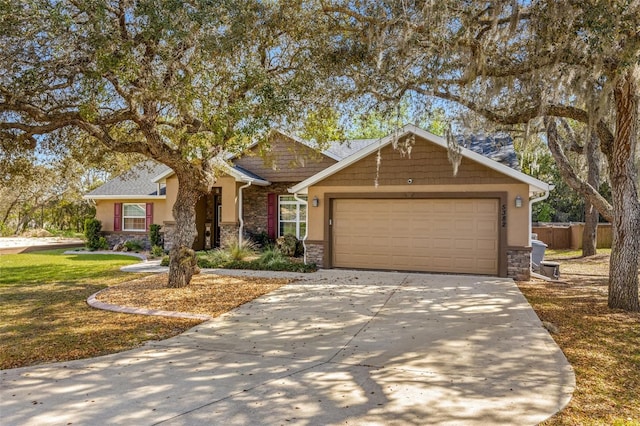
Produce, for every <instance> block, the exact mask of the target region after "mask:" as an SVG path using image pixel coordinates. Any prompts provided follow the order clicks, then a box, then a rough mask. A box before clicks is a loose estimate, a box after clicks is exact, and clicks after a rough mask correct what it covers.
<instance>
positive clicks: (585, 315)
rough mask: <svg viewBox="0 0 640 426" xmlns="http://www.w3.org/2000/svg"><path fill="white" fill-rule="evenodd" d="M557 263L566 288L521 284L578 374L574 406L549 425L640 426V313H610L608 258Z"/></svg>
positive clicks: (559, 258) (564, 259)
mask: <svg viewBox="0 0 640 426" xmlns="http://www.w3.org/2000/svg"><path fill="white" fill-rule="evenodd" d="M555 260H557V261H559V262H560V267H561V280H562V282H559V283H554V282H544V281H537V280H533V281H529V282H520V283H518V285H519V287H520V289H521V290H522V291H523V293H524V294H525V296H526V297H527V299H528V300H529V302H530V303H531V304H532V306H533V307H534V309H535V311H536V313H537V314H538V316H539V317H540V319H541V320H542V321H546V322H550V323H552V324H554V325H555V326H556V327H557V333H553V334H552V336H553V338H554V339H555V340H556V342H557V343H558V345H559V346H560V347H561V348H562V350H563V352H564V353H565V355H566V357H567V359H568V360H569V362H570V363H571V365H572V366H573V368H574V370H575V373H576V381H577V386H576V390H575V392H574V394H573V398H572V400H571V402H570V403H569V405H568V406H567V407H566V408H565V409H564V410H563V411H561V412H560V413H558V414H557V415H556V416H554V417H552V418H551V419H549V420H548V421H547V422H545V424H549V425H605V424H606V425H610V424H612V425H613V424H615V425H625V426H631V425H640V403H638V401H640V313H630V312H623V311H619V310H611V309H609V308H608V307H607V287H608V270H609V254H608V253H607V252H605V253H604V254H598V255H596V256H593V257H588V258H577V257H575V256H573V257H566V256H562V255H559V256H556V259H555Z"/></svg>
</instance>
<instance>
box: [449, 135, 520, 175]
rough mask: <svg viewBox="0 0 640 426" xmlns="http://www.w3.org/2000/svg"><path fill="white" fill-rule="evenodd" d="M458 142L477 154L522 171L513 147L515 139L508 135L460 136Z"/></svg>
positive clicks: (457, 137)
mask: <svg viewBox="0 0 640 426" xmlns="http://www.w3.org/2000/svg"><path fill="white" fill-rule="evenodd" d="M456 140H457V142H458V143H459V144H460V145H461V146H463V147H464V148H467V149H469V150H471V151H473V152H475V153H477V154H480V155H483V156H485V157H487V158H490V159H492V160H493V161H497V162H498V163H502V164H504V165H505V166H508V167H511V168H512V169H515V170H520V164H519V163H518V156H517V155H516V151H515V148H514V147H513V139H511V136H509V135H507V134H506V133H501V134H496V135H489V136H487V135H468V136H463V135H458V136H456Z"/></svg>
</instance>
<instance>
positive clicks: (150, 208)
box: [146, 203, 153, 231]
mask: <svg viewBox="0 0 640 426" xmlns="http://www.w3.org/2000/svg"><path fill="white" fill-rule="evenodd" d="M146 207H147V231H148V230H149V228H150V227H151V224H152V223H153V203H147V206H146Z"/></svg>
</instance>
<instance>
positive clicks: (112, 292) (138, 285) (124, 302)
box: [98, 274, 291, 317]
mask: <svg viewBox="0 0 640 426" xmlns="http://www.w3.org/2000/svg"><path fill="white" fill-rule="evenodd" d="M167 281H168V275H167V274H158V275H151V276H147V277H144V278H139V279H136V280H132V281H128V282H125V283H123V284H120V285H117V286H113V287H109V288H108V289H106V290H104V291H102V292H101V293H100V294H99V295H98V300H100V301H101V302H105V303H111V304H115V305H121V306H129V307H136V308H147V309H159V310H164V311H176V312H188V313H194V314H207V315H211V316H212V317H216V316H219V315H221V314H223V313H225V312H228V311H230V310H231V309H233V308H235V307H237V306H240V305H242V304H243V303H247V302H249V301H251V300H253V299H255V298H256V297H259V296H262V295H263V294H266V293H269V292H271V291H273V290H276V289H277V288H280V287H282V286H283V285H285V284H288V283H289V282H291V280H289V279H275V278H256V277H230V276H219V275H209V274H199V275H195V276H194V277H193V279H192V280H191V283H190V284H189V285H188V286H187V287H184V288H168V287H167Z"/></svg>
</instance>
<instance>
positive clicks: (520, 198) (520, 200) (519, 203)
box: [516, 195, 522, 208]
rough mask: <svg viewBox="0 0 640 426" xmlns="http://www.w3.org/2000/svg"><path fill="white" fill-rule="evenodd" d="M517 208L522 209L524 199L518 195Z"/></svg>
mask: <svg viewBox="0 0 640 426" xmlns="http://www.w3.org/2000/svg"><path fill="white" fill-rule="evenodd" d="M516 207H517V208H520V207H522V197H521V196H519V195H516Z"/></svg>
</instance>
